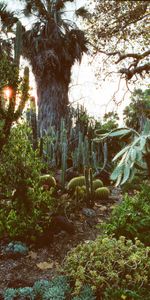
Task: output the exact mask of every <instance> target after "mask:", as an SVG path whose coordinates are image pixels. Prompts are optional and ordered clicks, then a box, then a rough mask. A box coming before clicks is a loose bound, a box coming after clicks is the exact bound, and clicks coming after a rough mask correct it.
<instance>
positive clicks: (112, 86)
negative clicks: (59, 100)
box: [0, 0, 130, 119]
mask: <svg viewBox="0 0 150 300" xmlns="http://www.w3.org/2000/svg"><path fill="white" fill-rule="evenodd" d="M0 1H1V0H0ZM5 2H6V3H8V6H9V8H11V9H13V10H14V9H17V8H19V6H20V4H19V2H18V1H17V0H5ZM85 2H86V1H85V0H76V4H75V5H76V9H77V8H79V7H80V6H83V5H84V3H85ZM71 5H72V3H70V7H69V8H68V10H69V11H72V7H71ZM70 13H71V12H70ZM21 21H22V22H24V21H25V20H24V19H22V20H21ZM97 67H98V68H99V69H101V65H100V63H99V65H98V66H97ZM31 78H32V80H31V85H32V87H33V93H35V84H34V80H33V76H31ZM118 83H119V78H117V77H116V78H115V79H114V80H112V79H110V80H108V79H107V80H106V81H105V82H103V83H101V85H100V82H98V80H97V78H96V77H95V75H94V67H93V65H92V64H90V60H89V58H88V55H84V56H83V59H82V63H81V64H80V65H79V64H75V65H74V66H73V69H72V82H71V84H70V90H69V99H70V101H71V102H72V101H73V103H74V104H77V103H79V104H84V106H85V107H86V108H87V110H88V112H89V114H90V115H91V116H95V117H96V118H98V119H99V118H101V117H102V116H103V114H104V113H105V112H109V111H112V110H113V109H115V104H114V102H113V101H112V97H113V95H114V94H115V98H116V101H117V102H119V101H121V99H122V98H123V96H124V94H125V92H126V90H127V88H126V86H125V82H123V81H122V82H121V85H120V88H119V91H118V92H117V90H118ZM98 86H99V87H98ZM129 96H130V95H129V93H127V94H126V96H125V98H124V101H123V103H122V104H121V105H119V108H118V113H119V115H120V117H121V115H122V110H123V108H124V107H125V106H126V105H127V104H128V103H129Z"/></svg>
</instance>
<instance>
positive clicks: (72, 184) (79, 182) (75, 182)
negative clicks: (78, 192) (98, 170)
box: [67, 176, 85, 191]
mask: <svg viewBox="0 0 150 300" xmlns="http://www.w3.org/2000/svg"><path fill="white" fill-rule="evenodd" d="M83 185H85V177H84V176H79V177H74V178H72V179H71V180H70V181H69V182H68V185H67V189H68V190H69V191H75V189H76V187H77V186H83Z"/></svg>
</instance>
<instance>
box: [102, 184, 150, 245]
mask: <svg viewBox="0 0 150 300" xmlns="http://www.w3.org/2000/svg"><path fill="white" fill-rule="evenodd" d="M104 229H105V230H106V232H107V233H109V234H112V233H113V234H114V235H115V236H116V237H119V236H120V235H124V236H126V237H127V238H130V239H132V240H133V239H134V238H135V237H137V238H138V239H139V240H140V241H141V242H143V243H144V244H145V245H148V246H149V245H150V237H149V233H150V186H149V185H143V186H142V188H141V191H140V192H138V193H137V194H136V195H135V196H129V195H128V194H126V195H125V196H124V199H123V201H122V202H121V203H120V204H119V205H117V206H116V207H115V208H114V210H113V211H112V214H111V217H110V219H109V221H108V223H107V224H105V225H104Z"/></svg>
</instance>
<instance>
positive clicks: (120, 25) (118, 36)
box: [78, 0, 150, 80]
mask: <svg viewBox="0 0 150 300" xmlns="http://www.w3.org/2000/svg"><path fill="white" fill-rule="evenodd" d="M93 2H94V3H95V8H94V12H93V13H91V14H89V13H87V14H86V13H85V11H84V12H82V11H81V12H80V11H79V12H78V14H80V15H83V17H84V18H85V17H86V20H87V25H88V37H89V39H90V42H91V44H92V45H93V49H94V52H95V53H103V54H106V55H107V63H108V65H111V63H112V61H113V62H115V64H117V71H118V72H119V73H120V74H121V76H122V77H125V78H126V79H127V80H131V79H133V78H135V76H137V75H141V76H144V77H145V75H147V74H149V72H150V1H149V0H141V1H138V0H137V1H132V0H125V1H122V0H111V1H110V0H101V1H91V4H93ZM104 59H105V60H106V57H105V58H104Z"/></svg>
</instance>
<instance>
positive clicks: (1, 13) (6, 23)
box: [0, 2, 18, 32]
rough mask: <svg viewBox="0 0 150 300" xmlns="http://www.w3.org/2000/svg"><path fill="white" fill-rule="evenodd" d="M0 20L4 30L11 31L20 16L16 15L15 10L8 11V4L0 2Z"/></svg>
mask: <svg viewBox="0 0 150 300" xmlns="http://www.w3.org/2000/svg"><path fill="white" fill-rule="evenodd" d="M0 21H1V25H2V31H4V32H7V31H11V30H12V27H13V25H14V24H15V23H16V22H17V21H18V18H17V17H15V16H14V13H13V12H10V11H8V9H7V5H6V4H5V3H4V2H2V3H0Z"/></svg>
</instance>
